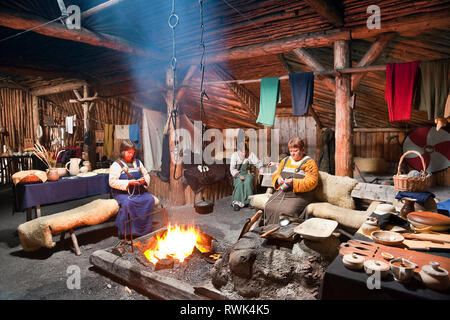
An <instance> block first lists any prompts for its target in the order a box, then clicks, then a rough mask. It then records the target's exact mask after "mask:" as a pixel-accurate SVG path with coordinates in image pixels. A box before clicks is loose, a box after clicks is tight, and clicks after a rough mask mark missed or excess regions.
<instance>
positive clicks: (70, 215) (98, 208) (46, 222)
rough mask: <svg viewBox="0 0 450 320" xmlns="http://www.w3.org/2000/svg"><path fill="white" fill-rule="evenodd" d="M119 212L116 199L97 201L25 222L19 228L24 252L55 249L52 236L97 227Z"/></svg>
mask: <svg viewBox="0 0 450 320" xmlns="http://www.w3.org/2000/svg"><path fill="white" fill-rule="evenodd" d="M118 211H119V204H118V203H117V201H116V200H114V199H97V200H94V201H92V202H90V203H88V204H85V205H83V206H80V207H77V208H74V209H70V210H67V211H63V212H60V213H55V214H52V215H48V216H43V217H40V218H37V219H34V220H31V221H28V222H25V223H23V224H21V225H19V227H18V228H17V231H18V233H19V239H20V243H21V244H22V247H23V250H24V251H35V250H37V249H39V248H41V247H47V248H53V247H54V246H55V244H56V243H55V242H53V239H52V235H56V234H59V233H61V232H63V231H67V230H69V229H73V228H77V227H82V226H87V225H96V224H99V223H102V222H105V221H107V220H108V219H109V218H111V217H113V216H115V215H116V214H117V212H118Z"/></svg>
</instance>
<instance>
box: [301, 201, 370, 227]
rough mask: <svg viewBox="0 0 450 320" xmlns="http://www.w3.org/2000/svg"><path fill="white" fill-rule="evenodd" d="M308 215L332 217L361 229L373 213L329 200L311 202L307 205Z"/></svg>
mask: <svg viewBox="0 0 450 320" xmlns="http://www.w3.org/2000/svg"><path fill="white" fill-rule="evenodd" d="M306 212H307V214H308V215H313V216H314V217H317V218H323V219H331V220H335V221H337V222H339V224H341V225H343V226H344V227H348V228H351V229H355V230H357V229H359V227H361V225H362V224H363V223H364V221H366V218H367V217H368V216H369V214H370V213H371V212H370V210H367V211H358V210H352V209H347V208H342V207H338V206H335V205H332V204H331V203H328V202H316V203H310V204H309V205H308V206H307V207H306Z"/></svg>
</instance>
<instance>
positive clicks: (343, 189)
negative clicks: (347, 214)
mask: <svg viewBox="0 0 450 320" xmlns="http://www.w3.org/2000/svg"><path fill="white" fill-rule="evenodd" d="M357 183H358V180H356V179H352V178H350V177H339V176H334V175H331V174H328V173H326V172H323V171H319V185H318V186H317V188H316V189H315V199H317V200H318V201H319V202H329V203H331V204H334V205H336V206H338V207H342V208H348V209H355V201H354V200H353V198H352V196H351V195H350V194H351V192H352V190H353V188H354V187H355V186H356V184H357Z"/></svg>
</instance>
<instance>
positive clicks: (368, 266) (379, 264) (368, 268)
mask: <svg viewBox="0 0 450 320" xmlns="http://www.w3.org/2000/svg"><path fill="white" fill-rule="evenodd" d="M389 269H390V267H389V265H388V264H387V263H386V262H383V261H379V260H367V261H365V262H364V271H365V272H366V273H367V274H368V275H372V274H374V273H375V272H379V273H380V278H381V279H383V278H385V277H386V276H387V275H388V272H389Z"/></svg>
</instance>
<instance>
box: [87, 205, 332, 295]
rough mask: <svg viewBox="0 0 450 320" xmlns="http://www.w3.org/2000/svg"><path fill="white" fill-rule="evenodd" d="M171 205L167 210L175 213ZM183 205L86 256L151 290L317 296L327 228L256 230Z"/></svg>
mask: <svg viewBox="0 0 450 320" xmlns="http://www.w3.org/2000/svg"><path fill="white" fill-rule="evenodd" d="M177 210H178V209H177ZM177 210H176V209H173V211H172V212H171V217H174V216H179V215H178V214H177V213H178V212H177ZM179 210H186V209H185V208H183V209H179ZM183 213H184V215H185V217H184V220H183V221H182V220H181V219H180V220H178V223H179V225H173V226H168V227H165V228H162V229H159V230H156V231H154V232H152V233H150V234H148V235H146V236H143V237H140V238H138V239H135V240H134V242H133V247H131V246H130V245H128V246H122V247H112V248H109V249H105V250H98V251H95V252H94V253H93V254H92V255H91V257H90V262H91V263H92V264H93V265H94V266H95V267H96V268H98V269H101V270H103V271H105V272H107V273H109V274H111V275H113V276H115V277H117V278H119V279H120V280H122V281H124V282H126V283H127V285H129V286H131V287H134V288H136V289H138V288H139V289H141V290H142V291H144V293H146V294H148V295H149V296H151V297H157V298H162V299H170V300H175V299H183V300H200V299H215V300H217V299H233V300H241V299H275V300H276V299H296V300H297V299H316V298H317V296H318V291H319V285H320V283H321V280H322V278H323V275H324V272H325V269H326V267H327V266H328V265H329V263H331V261H333V259H334V258H335V257H336V256H337V254H338V251H339V244H340V242H339V240H338V238H337V237H336V236H334V235H331V236H330V237H329V238H326V239H321V240H320V241H312V240H308V239H301V238H299V237H291V236H290V233H289V232H288V231H289V230H290V229H289V227H290V226H291V225H292V226H295V224H293V223H291V225H289V226H287V227H283V228H281V229H280V230H278V231H276V232H274V233H272V234H270V235H269V236H268V237H267V236H265V237H262V235H263V234H264V233H267V232H266V230H265V228H266V227H257V228H254V229H253V230H251V231H248V228H245V224H244V228H243V227H242V225H233V227H232V228H230V225H232V224H230V221H227V222H228V223H227V224H224V223H217V222H218V220H217V217H215V218H214V219H212V218H208V219H206V218H205V219H196V220H195V221H196V225H195V226H190V225H188V224H189V222H188V221H191V220H190V219H186V212H185V211H183ZM192 214H195V213H194V212H193V213H192ZM174 220H175V219H174ZM241 220H242V219H241ZM165 221H166V220H165ZM192 221H194V220H192ZM242 221H243V220H242ZM166 222H167V221H166ZM241 229H242V230H243V231H247V232H243V231H241ZM244 229H245V230H244ZM288 229H289V230H288ZM283 230H284V231H283ZM280 237H281V238H280ZM131 248H132V249H133V250H131ZM125 249H126V250H125Z"/></svg>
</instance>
